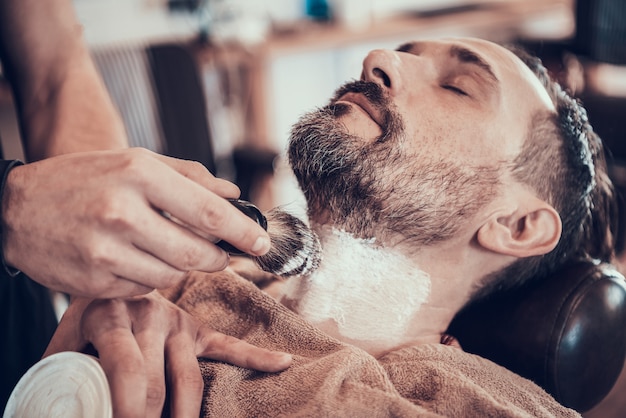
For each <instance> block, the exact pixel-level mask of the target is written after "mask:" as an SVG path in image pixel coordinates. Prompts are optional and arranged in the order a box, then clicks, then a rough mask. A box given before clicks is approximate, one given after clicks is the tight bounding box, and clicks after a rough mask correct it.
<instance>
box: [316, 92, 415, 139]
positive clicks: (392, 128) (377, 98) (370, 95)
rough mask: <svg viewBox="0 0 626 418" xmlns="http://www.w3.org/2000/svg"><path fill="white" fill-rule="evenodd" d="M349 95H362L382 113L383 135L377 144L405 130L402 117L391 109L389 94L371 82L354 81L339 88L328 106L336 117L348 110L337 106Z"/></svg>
mask: <svg viewBox="0 0 626 418" xmlns="http://www.w3.org/2000/svg"><path fill="white" fill-rule="evenodd" d="M347 93H360V94H362V95H363V96H365V98H366V99H367V100H368V101H369V102H370V103H371V104H372V105H373V106H374V107H375V108H376V109H377V110H378V111H379V112H380V114H381V116H382V125H381V129H382V135H381V136H380V137H379V138H378V141H377V142H386V141H387V140H388V139H389V138H391V137H393V136H397V135H398V134H399V133H400V132H401V131H402V130H403V129H404V124H403V123H402V119H401V117H400V115H399V114H397V113H396V112H394V111H393V110H392V108H391V99H390V98H389V96H388V95H387V93H385V91H384V90H383V88H382V87H381V86H380V85H379V84H378V83H374V82H371V81H364V80H354V81H350V82H347V83H345V84H344V85H343V86H341V87H339V88H338V89H337V90H336V91H335V94H334V96H333V98H332V99H331V101H330V104H329V106H328V107H329V108H331V109H332V110H333V111H334V114H335V116H341V114H342V113H343V112H346V111H347V110H348V109H347V107H343V106H340V105H337V104H336V102H337V101H338V100H339V99H340V98H341V97H342V96H343V95H344V94H347Z"/></svg>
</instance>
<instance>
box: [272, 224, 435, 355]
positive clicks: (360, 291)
mask: <svg viewBox="0 0 626 418" xmlns="http://www.w3.org/2000/svg"><path fill="white" fill-rule="evenodd" d="M318 233H319V236H320V241H321V243H322V252H323V255H322V262H321V264H320V266H319V267H318V269H317V270H316V271H315V272H313V273H312V274H311V275H310V276H308V277H295V278H291V279H289V280H288V281H287V282H286V283H285V286H284V288H283V295H282V296H283V301H285V302H286V303H287V304H288V305H290V307H291V308H292V309H293V310H294V311H296V312H297V313H298V314H299V315H301V316H302V317H304V318H305V319H307V320H308V321H310V322H311V323H313V324H324V323H328V321H332V322H334V324H335V325H336V329H337V332H338V333H339V334H340V335H334V336H335V337H337V338H339V339H342V337H344V338H347V339H349V340H351V342H353V343H354V342H355V341H363V342H368V343H370V344H368V345H374V346H376V347H379V348H380V347H388V348H393V347H395V346H397V345H399V344H402V343H403V342H404V341H406V340H407V339H408V338H410V336H408V335H407V330H408V328H409V325H410V323H411V320H412V319H413V318H414V316H415V314H416V313H417V312H418V311H419V309H420V307H421V305H422V304H423V303H424V302H426V301H427V300H428V296H429V294H430V286H431V281H430V277H429V275H428V274H427V273H425V272H424V271H422V270H420V269H419V268H418V267H417V266H416V264H415V263H414V262H413V261H411V260H410V259H409V258H407V257H405V256H404V255H401V254H397V253H394V252H393V251H392V250H389V249H384V248H380V247H377V246H376V245H375V242H374V240H363V239H357V238H354V237H353V236H352V235H351V234H349V233H347V232H345V231H339V230H336V229H334V228H330V227H326V228H324V229H322V230H321V231H318ZM321 328H323V329H324V330H325V331H328V327H321ZM371 343H373V344H371Z"/></svg>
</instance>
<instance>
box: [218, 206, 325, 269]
mask: <svg viewBox="0 0 626 418" xmlns="http://www.w3.org/2000/svg"><path fill="white" fill-rule="evenodd" d="M229 201H230V203H231V204H232V205H233V206H235V207H236V208H237V209H239V210H240V211H241V212H242V213H243V214H245V215H246V216H248V217H249V218H250V219H252V220H254V221H256V222H257V223H258V224H259V225H260V226H261V227H263V229H265V230H266V231H267V233H268V235H269V236H270V241H271V243H272V246H271V248H270V250H269V252H268V253H267V254H265V255H262V256H255V257H251V258H252V259H253V260H254V261H255V263H256V264H257V265H258V266H259V268H261V269H262V270H264V271H267V272H268V273H273V274H276V275H278V276H283V277H291V276H298V275H307V274H310V273H312V272H313V271H315V269H317V267H318V266H319V264H320V261H321V257H322V248H321V245H320V241H319V238H318V237H317V235H316V234H315V232H313V231H312V230H311V229H310V228H309V227H308V225H306V224H305V223H304V222H303V221H302V220H301V219H299V218H297V217H295V216H293V215H291V214H289V213H287V212H285V211H284V210H282V209H278V208H275V209H272V210H270V211H269V212H267V214H266V215H263V213H261V211H260V210H259V209H258V208H257V207H256V206H254V205H253V204H252V203H250V202H247V201H245V200H239V199H231V200H229ZM216 245H217V246H219V247H220V248H222V249H223V250H224V251H227V252H228V253H230V254H233V255H244V253H243V252H242V251H240V250H239V249H237V248H235V247H234V246H232V245H231V244H229V243H228V242H226V241H220V242H218V243H217V244H216Z"/></svg>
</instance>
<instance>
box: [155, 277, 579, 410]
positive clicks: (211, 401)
mask: <svg viewBox="0 0 626 418" xmlns="http://www.w3.org/2000/svg"><path fill="white" fill-rule="evenodd" d="M243 276H246V278H245V279H244V278H243V277H242V275H239V274H237V273H235V272H234V271H233V270H232V269H227V270H226V271H224V272H220V273H214V274H207V273H199V272H193V273H190V275H189V276H188V278H187V280H186V282H185V283H184V285H183V286H182V287H178V288H177V289H172V290H171V291H169V292H168V293H167V294H166V296H168V297H169V298H170V299H171V300H173V301H174V302H175V303H177V304H178V305H179V306H180V307H182V308H183V309H185V310H187V311H188V312H190V313H191V314H193V315H194V316H196V317H197V318H200V319H201V320H202V321H203V322H205V323H206V324H208V325H209V326H210V327H212V328H214V329H217V330H218V331H220V332H223V333H225V334H229V335H233V336H235V337H237V338H241V339H243V340H246V341H248V342H250V343H252V344H255V345H257V346H260V347H265V348H269V349H272V350H282V351H286V352H289V353H291V354H293V357H294V361H293V364H292V366H291V367H290V368H289V369H287V370H285V371H283V372H280V373H262V372H256V371H252V370H246V369H243V368H240V367H236V366H231V365H228V364H224V363H221V362H215V361H211V360H206V359H201V360H200V366H201V370H202V374H203V377H204V382H205V389H204V399H203V408H202V415H203V416H206V417H209V416H210V417H247V416H250V417H270V416H271V417H276V416H289V417H296V416H302V417H308V416H314V417H330V416H332V417H392V416H393V417H415V416H425V417H428V416H446V417H455V416H456V417H469V416H490V417H554V416H558V417H575V416H580V415H579V414H577V413H576V412H575V411H572V410H570V409H567V408H565V407H563V406H561V405H560V404H558V403H557V402H556V401H555V400H554V399H553V398H552V397H551V396H550V395H548V394H547V393H546V392H545V391H544V390H542V389H541V388H540V387H539V386H537V385H535V384H534V383H532V382H531V381H529V380H526V379H524V378H522V377H520V376H518V375H516V374H514V373H512V372H510V371H508V370H506V369H504V368H502V367H500V366H498V365H496V364H495V363H493V362H491V361H489V360H486V359H484V358H481V357H478V356H475V355H472V354H468V353H465V352H463V351H462V350H460V349H458V348H455V347H450V346H446V345H441V344H429V345H418V346H414V347H405V348H402V349H398V350H396V351H393V352H391V353H388V354H386V355H385V356H383V357H381V358H379V359H376V358H374V357H373V356H371V355H370V354H368V353H366V352H365V351H363V350H360V349H359V348H356V347H353V346H351V345H349V344H345V343H342V342H340V341H337V340H335V339H333V338H332V337H330V336H328V335H326V334H324V333H323V332H322V331H320V330H318V329H317V328H315V327H314V326H312V325H311V324H309V323H307V322H306V321H305V320H304V319H302V318H300V317H299V316H297V315H296V314H294V313H293V312H291V311H290V310H288V309H287V308H285V307H284V306H283V305H281V304H280V303H278V302H277V301H276V300H275V299H273V298H272V297H270V296H269V295H268V294H267V293H265V292H264V291H262V290H260V289H259V288H258V287H257V286H256V285H255V284H253V283H252V282H251V281H250V280H248V279H250V277H249V274H246V273H244V274H243ZM266 278H267V277H264V279H266ZM372 326H376V324H372Z"/></svg>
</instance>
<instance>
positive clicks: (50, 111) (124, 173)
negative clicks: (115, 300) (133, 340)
mask: <svg viewBox="0 0 626 418" xmlns="http://www.w3.org/2000/svg"><path fill="white" fill-rule="evenodd" d="M0 35H1V36H0V58H2V63H3V67H4V70H5V72H6V74H7V76H8V78H9V80H10V82H11V84H12V86H13V88H14V92H15V97H16V103H17V105H18V106H17V107H18V114H19V116H20V124H21V129H22V133H23V135H22V137H23V140H24V148H25V150H26V155H27V157H28V158H29V160H30V161H35V160H42V159H45V160H43V161H38V162H35V163H31V164H27V165H24V166H19V167H16V168H14V169H13V170H11V172H10V173H9V175H8V178H7V182H6V185H5V196H3V199H2V224H3V225H2V226H3V230H2V231H3V236H2V238H3V249H4V255H5V259H6V261H7V263H8V264H9V265H10V266H12V267H14V268H16V269H19V270H22V271H24V272H25V273H27V274H28V275H29V276H31V277H32V278H33V279H34V280H36V281H39V282H40V283H42V284H44V285H46V286H48V287H51V288H53V289H57V290H64V291H66V292H69V293H72V294H76V295H82V296H90V297H113V296H123V295H136V294H139V293H146V292H149V291H150V290H151V289H153V288H158V287H161V288H162V287H167V286H171V285H173V284H174V283H176V282H178V281H179V280H181V279H182V277H183V275H184V273H185V271H188V270H191V269H197V270H205V271H215V270H219V269H222V268H224V267H225V266H226V264H227V262H228V257H227V255H226V253H224V252H223V251H222V250H221V249H219V248H217V247H216V246H214V245H213V244H212V243H211V242H209V241H207V240H205V239H203V238H201V237H200V236H199V235H198V234H194V233H193V232H192V231H193V229H187V228H184V227H182V226H181V225H180V224H177V223H174V222H172V221H170V220H166V219H164V218H163V217H161V216H160V215H159V213H160V211H165V212H168V213H169V214H170V215H172V216H173V217H175V218H177V219H179V220H181V221H182V222H183V224H185V225H190V226H191V227H193V228H195V230H199V231H202V232H203V233H204V234H206V235H210V236H214V237H218V238H222V239H225V240H227V241H228V242H230V243H231V244H233V245H235V246H236V247H238V248H240V249H241V250H243V251H246V252H249V253H252V254H255V255H259V254H263V253H265V252H266V251H267V250H268V249H269V238H268V236H267V234H266V233H265V231H263V230H262V229H261V228H260V227H259V226H258V225H256V223H255V222H253V221H251V220H250V219H248V218H247V217H245V216H244V215H242V214H241V213H240V212H239V211H238V210H236V209H235V208H234V207H232V205H229V204H227V203H226V202H225V201H224V199H223V198H226V197H228V198H230V197H236V196H237V195H238V194H239V190H238V189H237V188H236V187H235V186H234V185H232V184H229V183H227V182H225V181H221V180H218V179H215V178H214V177H213V176H211V174H210V173H209V172H208V171H207V170H205V169H204V168H203V167H201V166H200V164H198V163H194V162H188V161H181V160H176V159H172V158H165V157H162V156H159V155H156V154H154V153H150V152H148V151H145V150H137V149H124V148H125V147H126V145H127V141H126V136H125V132H124V128H123V126H122V123H121V122H120V118H119V116H118V115H117V113H116V111H115V109H114V107H113V105H112V104H111V100H110V98H109V96H108V94H107V92H106V90H105V89H104V87H103V84H102V82H101V80H100V78H99V76H98V74H97V72H96V70H95V68H94V65H93V62H92V61H91V58H90V56H89V53H88V50H87V47H86V45H85V42H84V40H83V39H82V30H81V26H80V24H79V23H78V21H77V19H76V16H75V13H74V10H73V7H72V3H71V0H46V1H40V0H5V1H2V2H0ZM77 272H81V273H82V274H81V275H78V273H77Z"/></svg>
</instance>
